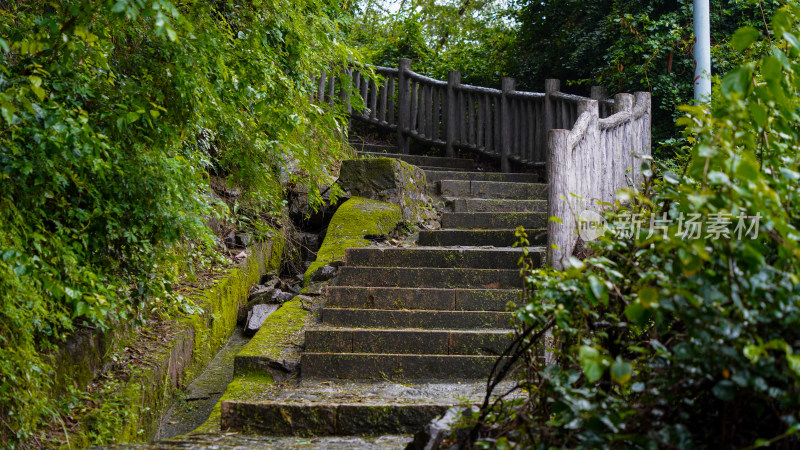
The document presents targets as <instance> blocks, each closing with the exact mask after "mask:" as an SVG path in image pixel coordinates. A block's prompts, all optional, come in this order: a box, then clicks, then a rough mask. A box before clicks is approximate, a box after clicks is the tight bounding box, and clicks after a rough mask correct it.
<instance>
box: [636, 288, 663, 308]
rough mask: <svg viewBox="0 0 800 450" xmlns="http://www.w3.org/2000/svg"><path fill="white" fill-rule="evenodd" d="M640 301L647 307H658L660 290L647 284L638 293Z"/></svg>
mask: <svg viewBox="0 0 800 450" xmlns="http://www.w3.org/2000/svg"><path fill="white" fill-rule="evenodd" d="M638 297H639V303H641V304H642V306H644V307H645V308H657V307H658V290H657V289H656V288H654V287H651V286H646V287H643V288H641V289H639V293H638Z"/></svg>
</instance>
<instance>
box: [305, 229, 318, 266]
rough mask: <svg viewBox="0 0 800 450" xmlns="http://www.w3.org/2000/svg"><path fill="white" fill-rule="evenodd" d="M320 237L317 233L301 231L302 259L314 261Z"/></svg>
mask: <svg viewBox="0 0 800 450" xmlns="http://www.w3.org/2000/svg"><path fill="white" fill-rule="evenodd" d="M319 246H320V238H319V234H317V233H301V238H300V252H301V253H302V256H303V261H314V260H315V259H316V258H317V252H318V251H319Z"/></svg>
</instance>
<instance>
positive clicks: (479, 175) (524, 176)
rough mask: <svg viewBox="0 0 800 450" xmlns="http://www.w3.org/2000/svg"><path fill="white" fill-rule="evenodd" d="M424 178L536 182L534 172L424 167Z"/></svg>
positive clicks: (436, 179)
mask: <svg viewBox="0 0 800 450" xmlns="http://www.w3.org/2000/svg"><path fill="white" fill-rule="evenodd" d="M425 178H426V179H427V181H428V183H431V182H434V181H441V180H472V181H500V182H509V183H538V182H539V181H540V180H539V176H538V175H536V174H535V173H502V172H461V171H448V170H435V169H426V170H425Z"/></svg>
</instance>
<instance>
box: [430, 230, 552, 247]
mask: <svg viewBox="0 0 800 450" xmlns="http://www.w3.org/2000/svg"><path fill="white" fill-rule="evenodd" d="M526 231H527V233H528V240H529V241H530V243H531V244H532V245H544V244H546V243H547V230H546V229H541V228H538V229H528V230H526ZM516 242H517V237H516V230H514V229H505V230H422V231H420V232H419V237H418V239H417V244H419V245H424V246H442V247H446V246H454V245H464V246H476V247H480V246H493V247H511V246H512V245H514V244H515V243H516ZM531 250H536V251H539V252H544V249H543V248H535V249H534V248H531Z"/></svg>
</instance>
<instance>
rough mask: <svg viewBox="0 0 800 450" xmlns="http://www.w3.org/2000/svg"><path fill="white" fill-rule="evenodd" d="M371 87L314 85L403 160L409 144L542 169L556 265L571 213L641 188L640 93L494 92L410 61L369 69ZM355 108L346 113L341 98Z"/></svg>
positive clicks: (645, 108)
mask: <svg viewBox="0 0 800 450" xmlns="http://www.w3.org/2000/svg"><path fill="white" fill-rule="evenodd" d="M371 70H372V71H373V72H374V73H376V74H378V75H379V76H380V78H379V79H378V80H375V79H371V78H367V77H364V76H361V73H360V72H359V70H358V69H355V68H354V69H347V70H345V71H344V72H343V73H342V74H340V75H338V76H332V75H330V74H326V73H325V72H323V73H322V74H321V75H320V76H319V78H316V79H315V84H314V88H315V89H314V90H315V95H316V99H317V101H318V102H320V103H325V102H326V100H327V102H328V103H330V104H333V102H334V98H335V93H336V87H337V85H338V90H339V97H340V98H341V102H342V104H343V105H344V107H345V108H346V110H347V112H349V113H350V116H351V118H352V119H357V120H362V121H365V122H368V123H371V124H374V125H377V126H380V127H383V128H385V129H388V130H391V131H393V132H396V133H397V144H398V147H399V149H400V151H401V152H402V153H408V144H409V139H410V138H413V139H416V140H419V141H422V142H425V143H427V144H430V145H436V146H442V147H444V148H445V153H446V155H447V156H455V149H456V148H461V149H467V150H471V151H475V152H478V153H481V154H483V155H486V156H489V157H492V158H497V159H499V160H500V165H501V168H502V170H503V171H504V172H508V171H510V170H511V163H512V162H515V163H517V164H519V165H521V166H527V167H539V168H546V169H547V175H548V185H549V186H548V195H549V198H548V200H549V201H548V213H549V215H550V216H551V217H553V216H555V217H558V218H559V219H560V221H550V222H549V223H548V260H549V261H550V263H551V265H553V266H555V267H559V268H561V267H563V266H564V264H565V261H566V259H568V258H569V256H570V255H571V254H572V251H573V248H574V247H575V244H576V242H577V233H576V231H577V227H578V223H579V219H578V215H579V214H580V212H581V211H584V210H587V209H588V210H595V211H598V212H599V211H601V210H602V208H603V207H604V206H603V205H608V204H612V203H613V202H614V200H615V198H616V193H617V191H618V190H619V189H621V188H625V187H628V186H634V187H635V186H636V185H637V184H638V183H640V182H641V174H640V166H641V163H642V160H643V158H647V157H649V155H650V121H651V107H650V94H649V93H647V92H637V93H636V94H635V95H631V94H617V95H615V96H614V98H613V99H612V98H608V95H607V94H606V91H605V89H603V88H602V87H598V86H594V87H592V90H591V98H586V97H581V96H577V95H572V94H566V93H563V92H561V91H560V89H561V83H560V82H559V80H555V79H548V80H546V81H545V90H544V92H543V93H541V92H521V91H516V90H514V80H513V79H511V78H504V79H503V80H502V83H501V85H502V88H501V89H491V88H486V87H481V86H471V85H467V84H461V74H460V73H459V72H457V71H451V72H450V73H449V74H448V79H447V81H441V80H436V79H433V78H430V77H427V76H424V75H420V74H418V73H415V72H413V71H412V70H411V60H409V59H405V58H403V59H400V62H399V64H398V67H397V68H396V69H395V68H392V67H379V66H376V67H372V68H371ZM351 94H356V95H358V96H360V98H361V102H355V103H356V104H363V108H356V109H353V108H352V106H351V104H352V103H351V102H350V95H351Z"/></svg>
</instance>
